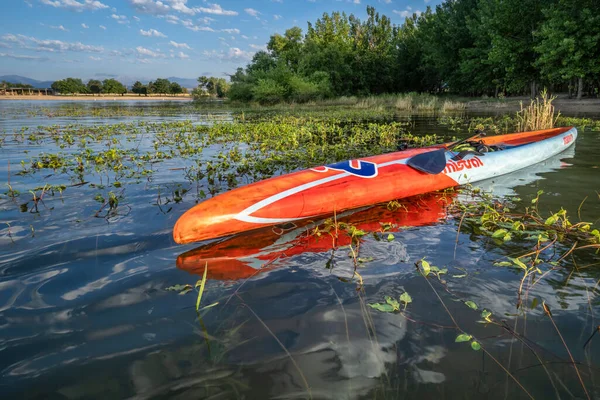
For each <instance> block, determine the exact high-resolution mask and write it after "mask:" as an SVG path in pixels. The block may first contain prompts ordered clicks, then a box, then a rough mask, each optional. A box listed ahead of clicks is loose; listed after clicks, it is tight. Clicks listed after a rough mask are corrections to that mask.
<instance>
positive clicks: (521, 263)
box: [511, 258, 527, 271]
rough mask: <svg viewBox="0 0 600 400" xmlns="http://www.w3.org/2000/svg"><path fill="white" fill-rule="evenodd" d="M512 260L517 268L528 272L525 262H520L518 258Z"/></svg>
mask: <svg viewBox="0 0 600 400" xmlns="http://www.w3.org/2000/svg"><path fill="white" fill-rule="evenodd" d="M511 260H512V262H513V263H514V264H515V265H516V266H518V267H520V268H522V269H524V270H526V271H527V265H525V264H524V263H523V261H521V260H519V259H518V258H511Z"/></svg>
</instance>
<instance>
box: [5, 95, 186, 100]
mask: <svg viewBox="0 0 600 400" xmlns="http://www.w3.org/2000/svg"><path fill="white" fill-rule="evenodd" d="M0 100H31V101H61V100H62V101H65V100H68V101H126V100H140V101H157V100H163V101H165V100H169V101H192V100H193V98H192V96H190V95H187V96H138V95H125V96H120V95H113V96H110V95H104V96H32V95H15V96H11V95H0Z"/></svg>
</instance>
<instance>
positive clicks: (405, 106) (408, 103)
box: [394, 95, 413, 111]
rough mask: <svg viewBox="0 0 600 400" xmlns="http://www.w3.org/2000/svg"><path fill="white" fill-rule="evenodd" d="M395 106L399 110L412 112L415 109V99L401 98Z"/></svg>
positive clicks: (409, 96)
mask: <svg viewBox="0 0 600 400" xmlns="http://www.w3.org/2000/svg"><path fill="white" fill-rule="evenodd" d="M394 106H395V107H396V109H398V110H405V111H411V110H412V108H413V97H412V96H411V95H407V96H399V97H398V99H397V100H396V103H395V104H394Z"/></svg>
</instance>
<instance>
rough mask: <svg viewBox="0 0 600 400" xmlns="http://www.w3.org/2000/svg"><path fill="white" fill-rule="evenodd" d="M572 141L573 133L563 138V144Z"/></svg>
mask: <svg viewBox="0 0 600 400" xmlns="http://www.w3.org/2000/svg"><path fill="white" fill-rule="evenodd" d="M572 141H573V134H570V135H568V136H565V137H564V138H563V144H564V145H567V144H569V143H571V142H572Z"/></svg>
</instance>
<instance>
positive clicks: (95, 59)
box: [88, 56, 102, 61]
mask: <svg viewBox="0 0 600 400" xmlns="http://www.w3.org/2000/svg"><path fill="white" fill-rule="evenodd" d="M88 58H89V59H90V60H92V61H100V60H102V57H94V56H89V57H88Z"/></svg>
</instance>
